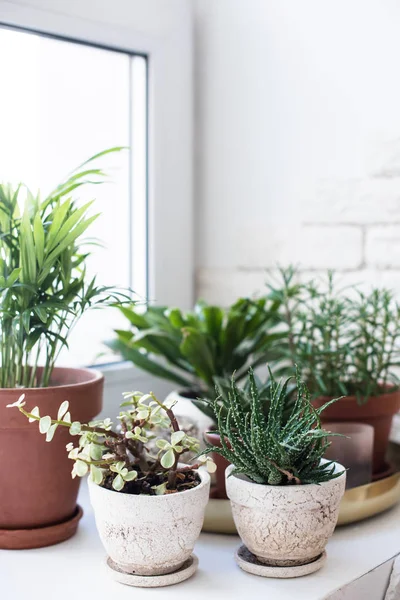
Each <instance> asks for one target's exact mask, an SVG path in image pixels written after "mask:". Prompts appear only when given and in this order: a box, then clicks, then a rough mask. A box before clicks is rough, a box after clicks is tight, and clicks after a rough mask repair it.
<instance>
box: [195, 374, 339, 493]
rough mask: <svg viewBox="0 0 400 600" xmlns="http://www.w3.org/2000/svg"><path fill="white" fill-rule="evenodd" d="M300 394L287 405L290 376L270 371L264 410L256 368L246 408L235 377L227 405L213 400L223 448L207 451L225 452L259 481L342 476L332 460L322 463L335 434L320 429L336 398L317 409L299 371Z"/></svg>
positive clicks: (270, 482)
mask: <svg viewBox="0 0 400 600" xmlns="http://www.w3.org/2000/svg"><path fill="white" fill-rule="evenodd" d="M295 377H296V385H297V397H296V399H295V400H294V402H293V403H292V405H291V406H290V407H289V410H288V409H287V408H288V406H287V398H288V395H287V390H288V387H289V385H290V379H291V378H288V379H287V380H286V381H284V382H277V381H276V380H275V379H274V377H273V375H272V373H271V372H270V386H269V389H270V398H269V403H268V405H267V410H266V411H265V403H264V402H263V401H262V398H261V396H260V392H259V389H258V387H257V385H256V380H255V377H254V374H253V371H252V370H250V371H249V374H248V382H249V386H250V398H251V401H250V405H249V407H248V408H247V409H246V408H245V407H244V406H243V399H242V394H243V392H242V391H241V390H239V389H238V387H237V385H236V382H235V380H234V378H232V381H231V389H230V391H229V394H228V403H227V405H225V406H222V407H221V406H220V404H219V402H218V398H215V399H214V400H212V401H211V402H210V405H211V407H212V408H213V410H214V411H215V416H216V420H217V423H218V431H217V433H219V435H220V437H221V444H222V447H221V448H219V447H216V446H211V445H209V446H208V448H207V449H206V450H205V451H204V452H203V453H202V454H203V455H208V453H211V452H215V453H218V454H221V455H222V456H223V457H224V458H226V459H227V460H228V461H229V462H231V463H232V464H233V465H234V466H235V469H234V472H235V473H244V474H245V475H247V477H249V479H251V480H252V481H254V482H256V483H261V484H268V485H289V484H307V483H322V482H324V481H328V480H330V479H334V478H335V477H338V476H339V474H340V473H337V472H335V465H334V464H333V463H332V462H321V459H322V457H323V456H324V454H325V451H326V449H327V448H328V446H329V445H330V442H329V440H328V436H330V435H332V434H331V433H329V432H328V431H325V430H324V429H322V427H321V420H320V414H321V412H322V411H323V410H324V409H325V408H326V407H327V406H328V405H329V404H331V403H332V402H335V400H331V401H330V402H327V403H326V404H325V405H324V406H322V407H321V408H319V409H315V408H314V407H313V406H312V404H311V402H310V399H309V393H308V390H307V388H306V386H305V385H304V384H303V382H302V381H301V380H300V377H299V373H298V371H296V376H295Z"/></svg>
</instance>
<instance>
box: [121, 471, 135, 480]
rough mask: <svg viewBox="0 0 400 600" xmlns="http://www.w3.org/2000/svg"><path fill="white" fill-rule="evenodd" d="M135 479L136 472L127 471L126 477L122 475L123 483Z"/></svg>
mask: <svg viewBox="0 0 400 600" xmlns="http://www.w3.org/2000/svg"><path fill="white" fill-rule="evenodd" d="M136 478H137V471H129V473H127V474H126V475H124V479H125V481H133V480H134V479H136Z"/></svg>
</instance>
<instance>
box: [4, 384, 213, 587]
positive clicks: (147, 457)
mask: <svg viewBox="0 0 400 600" xmlns="http://www.w3.org/2000/svg"><path fill="white" fill-rule="evenodd" d="M26 397H27V400H28V399H29V394H26ZM13 407H16V408H18V409H19V411H20V413H21V414H22V415H23V416H24V417H25V418H27V419H28V420H29V421H30V422H36V423H38V425H39V431H40V433H41V434H42V435H44V436H46V441H51V440H52V439H53V436H54V435H55V433H56V431H57V429H65V430H66V431H68V432H69V434H70V435H71V436H76V437H77V438H78V440H77V443H75V444H74V443H73V442H72V441H71V442H69V444H67V452H68V457H69V458H70V459H72V460H73V462H74V466H73V469H72V477H73V478H75V477H77V476H78V477H83V476H85V475H86V474H89V490H90V499H91V503H92V505H93V508H94V511H95V516H96V524H97V528H98V530H99V534H100V537H101V540H102V542H103V544H104V546H105V549H106V551H107V553H108V555H109V559H108V565H109V567H110V569H111V570H112V572H113V574H114V575H115V576H116V577H117V578H118V577H119V575H118V574H120V573H121V572H122V573H124V576H128V577H129V578H130V583H131V584H132V585H140V584H141V583H142V584H143V581H142V577H143V576H144V577H147V578H148V577H149V576H151V577H158V576H163V575H165V574H169V573H174V572H175V571H180V575H178V578H177V580H176V581H179V580H180V579H179V577H181V576H182V569H181V567H182V565H183V564H184V563H186V562H187V561H189V562H190V561H192V565H193V564H194V567H195V566H196V563H195V561H194V560H193V558H192V557H191V553H192V550H193V546H194V543H195V541H196V539H197V537H198V536H199V533H200V530H201V526H202V522H203V516H204V510H205V506H206V503H207V500H208V491H209V485H210V477H209V475H208V473H207V472H206V471H204V470H199V466H200V464H201V463H197V464H195V465H185V464H183V462H182V461H183V460H184V457H185V454H187V453H188V452H193V451H194V452H196V451H198V449H199V443H198V441H197V440H196V439H195V438H192V437H190V436H188V435H187V434H186V433H185V432H184V431H182V430H181V429H180V428H179V424H178V422H177V419H176V417H175V414H174V411H173V405H171V404H166V403H162V402H160V401H159V400H158V399H157V398H156V396H154V394H152V393H150V394H142V393H141V392H131V393H126V394H124V402H123V403H122V405H121V409H122V410H121V412H120V413H119V415H118V417H117V419H118V421H119V427H118V428H114V429H113V423H112V422H111V420H110V419H108V418H107V419H103V420H101V421H92V422H90V423H80V422H79V421H73V420H72V418H73V415H71V413H70V411H69V403H68V401H64V402H63V403H62V404H61V406H60V407H59V409H58V413H57V415H56V416H54V417H53V418H52V417H51V416H50V415H42V414H41V412H40V408H39V407H38V406H35V407H33V408H31V409H30V410H27V409H26V403H25V395H23V396H21V397H20V398H19V399H18V400H17V401H16V402H15V403H14V404H13V405H11V406H10V407H9V408H13ZM53 414H54V413H53ZM164 433H166V434H167V435H166V436H165V435H162V434H164ZM72 439H73V438H72ZM49 451H50V449H49ZM64 451H65V450H64ZM203 462H204V461H203ZM210 467H211V468H212V467H213V464H212V463H211V464H210ZM138 531H140V535H138ZM183 540H184V542H183ZM194 570H195V569H194V568H193V566H192V567H190V568H188V569H186V570H185V573H186V576H188V575H190V574H192V573H193V572H194ZM161 585H162V583H161Z"/></svg>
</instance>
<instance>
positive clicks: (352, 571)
mask: <svg viewBox="0 0 400 600" xmlns="http://www.w3.org/2000/svg"><path fill="white" fill-rule="evenodd" d="M79 502H80V504H81V506H82V507H83V509H84V512H85V514H84V517H83V519H82V521H81V523H80V526H79V529H78V533H77V534H76V535H75V537H73V538H72V539H70V540H68V541H66V542H63V543H62V544H58V545H56V546H51V547H49V548H41V549H37V550H19V551H16V550H14V551H12V550H0V600H25V599H27V600H39V599H40V600H50V599H52V600H53V599H54V600H85V599H94V600H113V598H118V600H124V599H128V598H135V599H138V600H154V599H156V598H157V599H160V598H167V599H168V598H171V599H172V598H173V599H174V600H188V599H189V600H200V598H201V600H204V598H210V599H212V600H214V598H215V599H217V598H229V599H230V600H235V599H236V598H237V599H238V600H239V599H240V600H247V599H248V598H249V596H250V595H251V598H253V599H258V598H260V599H261V598H262V599H263V600H264V599H268V600H275V599H277V600H321V599H323V598H326V597H327V596H329V595H330V594H331V593H333V592H334V591H336V590H338V589H339V588H341V587H343V586H345V585H347V584H348V583H350V582H351V581H353V580H355V579H357V578H359V577H361V576H362V575H364V574H365V573H367V572H368V571H370V570H371V569H373V568H375V567H377V566H378V565H380V564H382V563H384V562H385V561H387V560H389V559H391V558H392V557H394V556H395V555H397V554H398V553H399V552H400V505H399V506H397V507H396V508H394V509H392V510H390V511H388V512H386V513H384V514H382V515H380V516H377V517H374V518H372V519H369V520H368V521H364V522H363V523H359V524H356V525H349V526H346V527H340V528H338V529H337V530H336V532H335V533H334V536H333V538H332V539H331V540H330V542H329V544H328V547H327V553H328V560H327V563H326V564H325V566H324V567H323V568H322V569H321V570H320V571H318V572H317V573H314V574H312V575H309V576H307V577H302V578H299V579H287V580H282V579H281V580H280V579H264V578H261V577H256V576H254V575H249V574H247V573H244V572H243V571H241V570H240V569H239V567H238V566H236V564H235V562H234V558H233V553H234V550H235V549H236V548H237V547H238V545H239V543H240V542H239V538H238V537H236V536H228V535H215V534H202V535H201V537H200V539H199V541H198V543H197V545H196V548H195V553H196V554H197V556H198V557H199V560H200V565H199V570H198V572H197V573H196V574H195V575H194V576H193V577H192V578H191V579H189V580H188V581H186V582H183V583H180V584H179V585H176V586H173V587H165V588H159V589H141V588H131V587H127V586H123V585H121V584H119V583H116V582H114V581H112V580H111V578H110V577H109V575H108V573H107V571H106V568H105V552H104V549H103V546H102V545H101V542H100V540H99V537H98V535H97V531H96V527H95V523H94V517H93V512H92V509H91V507H90V505H89V502H88V494H87V487H86V484H85V483H83V484H82V489H81V494H80V499H79ZM371 600H372V599H371Z"/></svg>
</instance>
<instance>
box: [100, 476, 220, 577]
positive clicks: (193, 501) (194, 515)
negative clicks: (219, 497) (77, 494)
mask: <svg viewBox="0 0 400 600" xmlns="http://www.w3.org/2000/svg"><path fill="white" fill-rule="evenodd" d="M199 476H200V479H201V481H200V483H199V485H198V486H196V487H194V488H192V489H190V490H185V491H184V492H178V493H176V494H165V495H163V496H145V495H143V496H141V495H139V496H137V495H133V494H124V493H123V492H115V491H114V490H107V489H105V488H103V487H101V486H99V485H96V484H95V483H93V482H92V481H90V480H89V493H90V502H91V504H92V506H93V510H94V515H95V518H96V526H97V529H98V532H99V535H100V538H101V541H102V543H103V546H104V548H105V550H106V552H107V554H108V556H109V557H110V558H111V559H112V561H113V562H114V563H115V564H116V565H117V567H118V569H119V570H121V571H123V572H124V573H132V574H135V575H145V576H155V575H163V574H167V573H173V572H175V571H177V570H178V569H180V567H181V566H182V565H183V564H184V563H185V561H187V559H188V558H189V557H190V556H191V554H192V551H193V547H194V545H195V543H196V541H197V538H198V537H199V535H200V531H201V527H202V525H203V519H204V511H205V508H206V505H207V502H208V496H209V489H210V476H209V474H208V473H207V471H206V470H204V469H201V470H200V471H199Z"/></svg>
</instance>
